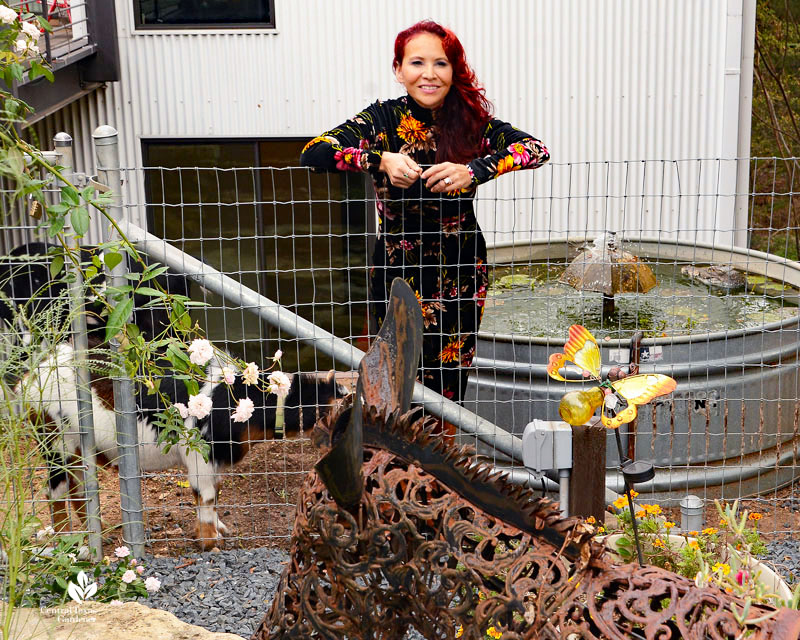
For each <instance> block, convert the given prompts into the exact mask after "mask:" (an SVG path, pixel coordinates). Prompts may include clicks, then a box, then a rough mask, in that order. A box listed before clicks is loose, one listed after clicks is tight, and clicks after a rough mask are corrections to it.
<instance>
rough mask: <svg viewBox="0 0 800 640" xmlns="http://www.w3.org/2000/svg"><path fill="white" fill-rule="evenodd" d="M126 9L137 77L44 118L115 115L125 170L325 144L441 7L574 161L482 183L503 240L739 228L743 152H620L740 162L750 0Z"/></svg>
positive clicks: (126, 49) (83, 126) (75, 126)
mask: <svg viewBox="0 0 800 640" xmlns="http://www.w3.org/2000/svg"><path fill="white" fill-rule="evenodd" d="M116 3H117V20H118V27H119V33H120V54H121V63H122V81H121V82H119V83H114V84H113V85H111V86H110V88H109V89H107V90H105V91H104V92H98V93H96V94H93V95H91V96H87V97H86V98H84V99H82V100H80V101H79V102H78V103H76V104H75V105H72V106H71V107H69V108H68V109H66V110H65V111H66V114H63V113H62V114H58V115H56V116H53V117H52V118H48V119H47V120H46V121H45V123H44V124H43V125H42V127H43V128H44V129H46V130H47V131H48V132H49V131H53V132H54V131H55V130H56V129H58V128H59V127H60V126H62V124H63V126H64V127H66V128H67V130H68V131H69V132H70V133H73V131H74V132H76V133H73V135H75V137H76V138H78V137H80V138H83V139H85V140H87V143H88V138H87V134H88V135H90V134H91V130H92V129H93V128H94V126H96V124H99V123H100V122H99V121H98V118H101V119H102V118H105V122H107V123H108V124H112V125H114V126H116V127H117V128H118V129H119V130H120V133H121V142H122V147H123V149H122V153H123V156H122V157H123V164H125V165H126V166H141V139H143V138H190V137H191V138H194V137H199V138H205V137H212V138H224V137H246V138H249V137H280V136H293V137H294V136H309V137H310V136H313V135H315V134H317V133H319V132H321V131H322V130H324V129H326V128H330V127H332V126H333V125H335V124H337V123H338V122H340V121H342V120H343V119H345V118H346V117H348V116H350V115H352V114H354V113H355V112H356V111H358V110H359V109H361V108H362V107H364V106H365V105H367V104H369V103H370V102H372V101H373V100H375V99H376V98H378V97H383V98H388V97H393V96H397V95H400V93H401V88H400V86H399V85H398V84H397V83H396V82H395V79H394V75H393V74H392V72H391V59H392V45H393V39H394V36H395V35H396V33H397V32H398V31H399V30H401V29H402V28H405V27H406V26H408V25H410V24H412V23H413V22H415V21H416V20H419V19H421V18H428V17H429V18H432V19H434V20H437V21H440V22H442V23H443V24H446V25H448V26H450V27H451V28H453V29H454V30H455V31H456V33H458V34H459V37H460V38H461V40H462V42H463V43H464V46H465V48H466V50H467V53H468V55H469V59H470V62H471V64H472V65H473V67H474V68H475V70H476V71H477V74H478V77H479V78H480V79H481V81H482V82H483V84H484V85H485V86H486V89H487V93H488V95H489V97H490V98H491V100H492V101H493V102H494V103H495V105H496V111H497V115H498V116H499V117H501V118H502V119H504V120H508V121H510V122H513V123H514V124H515V125H517V126H518V127H519V128H521V129H524V130H526V131H529V132H531V133H532V134H534V135H536V136H537V137H539V138H541V139H542V140H543V141H545V143H546V144H547V146H548V147H549V148H550V150H551V153H552V156H553V162H554V163H557V164H560V165H564V164H569V166H553V167H552V168H550V169H545V170H541V171H539V172H536V175H535V176H534V175H530V172H526V174H521V175H515V176H514V177H513V178H504V179H503V180H501V181H500V182H499V183H498V184H497V185H496V186H495V185H489V186H485V187H483V190H482V192H481V196H482V200H483V202H482V204H481V209H480V217H481V220H482V225H483V226H484V228H485V229H486V230H487V231H496V232H498V234H499V235H497V236H494V235H492V234H490V235H489V238H488V239H489V241H490V242H500V241H506V240H510V239H512V238H515V239H524V238H527V237H532V236H541V235H542V234H545V235H546V233H547V232H548V230H551V231H560V230H565V231H566V230H569V231H572V232H573V233H574V232H578V231H580V230H582V229H583V228H585V227H586V226H587V225H588V227H589V228H590V229H592V228H598V229H600V228H605V227H615V226H616V225H628V224H632V222H631V209H632V208H635V209H636V214H637V217H638V219H641V225H640V226H641V227H642V228H644V229H649V230H661V231H662V232H666V233H670V232H672V231H676V230H679V229H687V228H689V229H691V230H692V235H694V233H695V231H696V230H700V231H699V233H698V238H697V239H704V240H711V239H713V236H714V230H719V229H730V228H731V227H732V220H733V214H732V211H733V198H732V195H733V193H734V185H735V163H714V162H707V163H697V162H696V163H694V165H693V164H692V163H691V162H683V163H680V164H681V165H682V166H678V165H670V164H669V163H659V162H654V163H646V164H642V165H641V167H638V166H637V165H635V164H634V165H630V164H617V163H619V162H620V161H626V160H627V161H630V160H637V161H638V160H654V161H660V160H667V161H671V160H682V161H685V160H687V159H697V158H711V159H713V158H732V157H733V156H734V155H735V149H736V139H737V129H738V121H737V110H736V107H735V105H736V104H737V101H738V78H739V76H738V65H739V58H738V48H739V46H740V38H741V15H740V14H741V4H742V0H704V1H703V2H696V1H693V0H673V1H672V2H663V0H547V1H545V0H538V1H537V2H531V1H530V0H507V1H506V2H503V3H489V2H478V1H477V0H473V1H470V2H464V1H463V0H438V1H437V2H435V3H431V2H430V0H406V1H405V2H402V3H388V2H374V0H339V1H338V2H319V1H318V0H275V10H276V24H277V27H278V28H277V29H276V30H274V31H269V30H261V31H239V30H228V31H200V30H195V31H175V32H166V33H165V32H163V31H158V32H154V31H150V32H135V31H134V28H133V9H132V4H133V3H132V2H131V0H116ZM731 105H733V107H731ZM70 127H71V128H72V130H71V131H70ZM78 131H81V133H80V134H78V133H77V132H78ZM87 156H89V157H90V153H88V152H86V151H84V152H83V153H82V160H83V159H84V158H86V157H87ZM604 162H605V163H611V164H605V165H604V164H603V163H604ZM570 163H599V164H588V165H585V166H582V165H575V164H570ZM637 167H638V168H637ZM714 168H716V169H717V172H716V173H715V172H714ZM679 177H680V191H677V189H678V178H679ZM129 186H131V187H132V188H133V189H134V194H135V195H134V196H133V197H134V198H135V201H136V202H137V203H141V202H142V198H143V193H142V190H141V185H140V184H138V183H137V184H131V185H129ZM717 193H723V194H728V195H729V196H730V197H723V198H714V197H712V196H713V194H717ZM652 194H657V195H658V196H659V197H656V198H652V197H649V195H652ZM662 194H663V195H664V196H665V197H661V196H662ZM699 194H707V195H705V196H702V197H701V196H699ZM708 194H711V195H708ZM606 196H610V197H606ZM512 197H516V198H517V200H515V205H516V206H512V205H511V204H510V203H509V201H508V199H510V198H512ZM495 198H496V200H495ZM487 199H488V201H487ZM634 201H637V202H636V203H635V202H634ZM634 205H635V206H634ZM130 215H131V216H132V217H133V218H134V219H135V218H137V217H139V216H140V215H141V210H140V209H137V210H135V211H131V212H130ZM140 219H141V218H140ZM687 225H688V227H687ZM723 235H724V237H723V236H719V235H718V236H717V237H716V239H717V240H718V241H719V240H722V241H729V240H730V237H729V234H723Z"/></svg>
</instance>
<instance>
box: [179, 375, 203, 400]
mask: <svg viewBox="0 0 800 640" xmlns="http://www.w3.org/2000/svg"><path fill="white" fill-rule="evenodd" d="M183 384H184V385H185V386H186V391H187V392H188V393H189V395H190V396H196V395H197V394H198V393H200V386H199V385H198V384H197V380H195V379H194V378H189V379H188V380H184V381H183Z"/></svg>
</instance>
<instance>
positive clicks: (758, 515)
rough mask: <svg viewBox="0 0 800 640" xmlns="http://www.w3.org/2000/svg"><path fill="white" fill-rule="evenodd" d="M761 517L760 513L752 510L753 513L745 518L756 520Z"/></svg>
mask: <svg viewBox="0 0 800 640" xmlns="http://www.w3.org/2000/svg"><path fill="white" fill-rule="evenodd" d="M762 517H763V516H762V515H761V514H760V513H758V512H757V511H753V513H751V514H750V515H749V516H747V519H748V520H755V521H756V522H758V521H759V520H761V518H762Z"/></svg>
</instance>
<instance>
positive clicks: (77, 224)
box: [69, 207, 89, 237]
mask: <svg viewBox="0 0 800 640" xmlns="http://www.w3.org/2000/svg"><path fill="white" fill-rule="evenodd" d="M69 219H70V222H71V223H72V230H73V231H74V232H75V235H76V236H78V237H81V236H84V235H86V232H87V231H88V230H89V212H88V211H87V210H86V207H77V208H75V209H73V210H72V213H70V214H69Z"/></svg>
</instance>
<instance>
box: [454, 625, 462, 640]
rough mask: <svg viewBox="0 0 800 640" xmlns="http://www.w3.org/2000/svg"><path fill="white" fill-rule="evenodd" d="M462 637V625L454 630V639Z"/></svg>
mask: <svg viewBox="0 0 800 640" xmlns="http://www.w3.org/2000/svg"><path fill="white" fill-rule="evenodd" d="M463 635H464V625H461V624H460V625H458V629H456V638H460V637H461V636H463Z"/></svg>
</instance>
